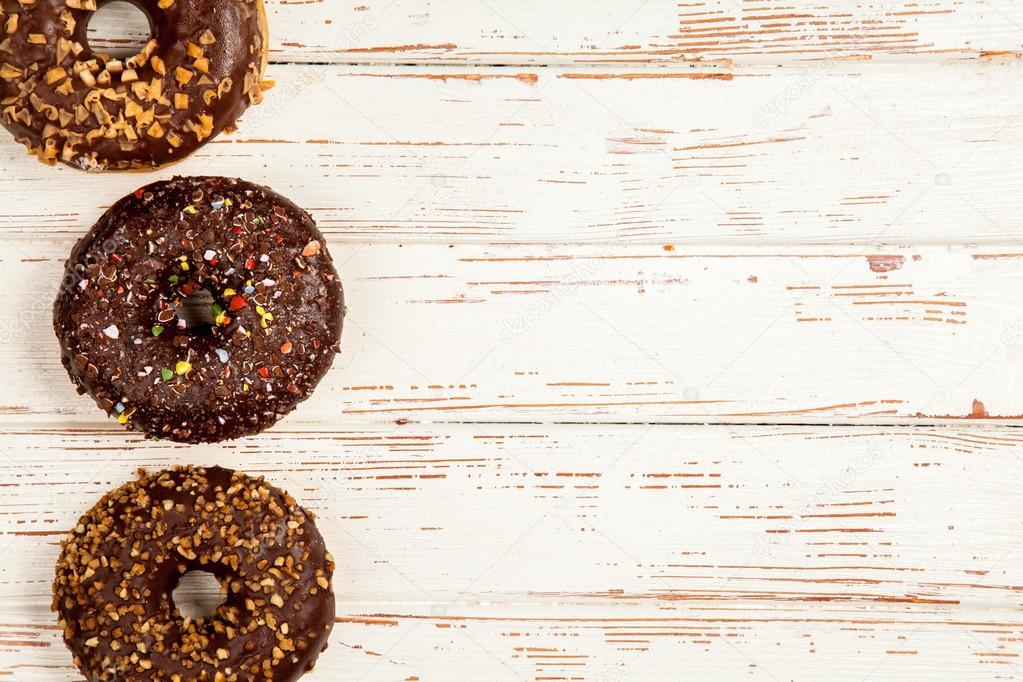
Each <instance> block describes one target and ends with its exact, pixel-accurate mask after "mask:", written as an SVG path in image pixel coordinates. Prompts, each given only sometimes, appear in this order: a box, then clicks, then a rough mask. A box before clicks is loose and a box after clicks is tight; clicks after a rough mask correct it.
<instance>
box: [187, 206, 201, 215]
mask: <svg viewBox="0 0 1023 682" xmlns="http://www.w3.org/2000/svg"><path fill="white" fill-rule="evenodd" d="M185 213H187V214H188V215H195V214H196V213H198V211H196V210H195V206H192V204H189V205H188V206H185Z"/></svg>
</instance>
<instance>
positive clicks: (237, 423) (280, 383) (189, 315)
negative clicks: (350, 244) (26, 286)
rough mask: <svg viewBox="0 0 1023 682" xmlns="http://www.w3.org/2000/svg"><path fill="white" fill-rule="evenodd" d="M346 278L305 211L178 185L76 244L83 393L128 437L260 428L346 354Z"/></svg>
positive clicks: (104, 221) (150, 191)
mask: <svg viewBox="0 0 1023 682" xmlns="http://www.w3.org/2000/svg"><path fill="white" fill-rule="evenodd" d="M343 317H344V295H343V293H342V289H341V280H340V278H339V277H338V275H337V271H336V270H335V269H334V265H333V262H332V261H331V258H330V253H329V252H328V251H327V248H326V246H325V244H324V239H323V235H322V234H320V231H319V230H317V229H316V225H315V224H314V223H313V220H312V218H311V217H310V216H309V214H308V213H306V212H305V211H303V210H302V209H300V208H299V207H298V206H296V205H295V204H294V203H292V202H291V201H289V200H288V199H286V198H284V197H282V196H281V195H279V194H277V193H276V192H273V191H272V190H270V189H268V188H266V187H261V186H259V185H254V184H252V183H248V182H245V181H242V180H234V179H229V178H220V177H191V178H174V179H173V180H169V181H162V182H156V183H153V184H151V185H147V186H146V187H143V188H141V189H139V190H138V191H136V192H134V193H133V194H130V195H128V196H127V197H125V198H123V199H121V200H120V201H118V202H117V203H116V204H114V206H113V207H111V208H110V210H108V211H107V212H106V213H105V214H104V215H103V216H102V217H101V218H100V219H99V221H98V222H97V223H96V225H94V226H93V228H92V230H91V231H90V232H89V233H88V234H87V235H86V236H85V237H83V238H82V239H81V240H80V241H79V242H78V244H76V245H75V247H74V249H73V250H72V252H71V256H70V258H69V259H68V262H67V266H66V268H65V276H64V279H63V281H62V283H61V286H60V290H59V292H58V294H57V299H56V302H55V304H54V316H53V324H54V329H55V331H56V334H57V337H58V339H59V340H60V347H61V355H62V358H61V359H62V361H63V363H64V366H65V368H66V369H67V371H68V374H69V375H70V377H71V380H72V382H73V383H74V384H75V385H76V386H77V388H78V391H79V392H80V393H88V394H89V395H90V396H92V398H93V399H94V400H95V401H96V404H97V405H99V407H100V408H102V409H103V410H105V411H106V412H107V414H108V415H110V416H112V417H114V418H116V419H117V421H118V422H120V423H121V424H124V425H125V426H127V427H128V428H131V429H135V430H138V431H143V432H145V433H146V434H148V435H150V436H153V437H159V438H168V439H170V440H175V441H180V442H187V443H198V442H213V441H219V440H224V439H228V438H238V437H241V436H245V435H249V434H253V433H258V432H259V431H262V430H263V429H265V428H267V427H268V426H270V425H271V424H273V423H275V422H276V421H277V420H279V419H281V418H282V417H283V416H284V415H286V414H287V413H288V412H290V411H291V410H292V409H293V408H294V407H295V406H296V405H297V404H298V403H299V402H301V401H302V400H304V399H305V398H306V397H307V396H309V394H310V393H311V392H312V391H313V389H314V388H315V387H316V385H317V383H319V381H320V379H321V378H322V377H323V375H324V374H325V373H326V371H327V369H328V368H329V367H330V364H331V362H332V360H333V358H334V355H335V354H336V353H337V352H339V351H340V345H339V344H340V338H341V327H342V323H343Z"/></svg>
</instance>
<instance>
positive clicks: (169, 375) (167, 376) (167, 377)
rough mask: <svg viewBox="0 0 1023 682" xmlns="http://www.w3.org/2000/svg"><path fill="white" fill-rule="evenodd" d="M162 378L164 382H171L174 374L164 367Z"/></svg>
mask: <svg viewBox="0 0 1023 682" xmlns="http://www.w3.org/2000/svg"><path fill="white" fill-rule="evenodd" d="M160 376H161V377H163V380H164V381H170V380H171V379H173V378H174V372H172V371H170V370H169V369H167V368H166V367H164V368H162V369H161V370H160Z"/></svg>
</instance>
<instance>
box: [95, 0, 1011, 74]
mask: <svg viewBox="0 0 1023 682" xmlns="http://www.w3.org/2000/svg"><path fill="white" fill-rule="evenodd" d="M267 10H268V17H269V22H270V34H271V38H272V41H271V58H272V59H274V60H276V61H287V62H295V61H299V62H353V63H354V62H358V63H373V62H399V63H446V64H447V63H455V64H457V63H461V64H466V63H468V64H520V65H521V64H540V65H543V64H579V63H598V64H603V63H609V62H618V63H630V64H639V65H646V64H651V63H653V64H666V65H672V64H678V63H679V62H692V61H707V60H725V59H727V60H731V61H734V62H736V63H770V64H776V63H793V62H798V61H802V60H812V59H835V58H839V59H842V58H846V59H847V58H864V59H874V60H896V59H900V58H911V59H913V60H942V59H960V58H973V57H984V56H987V55H989V54H990V53H998V52H1019V51H1021V49H1023V39H1021V34H1020V28H1019V27H1020V25H1023V9H1021V8H1020V6H1019V3H1015V2H1012V1H1011V0H990V1H984V0H964V1H961V2H955V3H952V2H943V1H939V0H930V1H926V2H911V3H910V2H881V1H880V0H877V1H873V2H865V3H864V2H851V1H850V0H844V1H842V2H831V3H820V2H809V1H808V0H797V1H796V2H788V3H785V4H784V5H779V4H778V3H776V2H772V1H771V0H751V1H745V2H742V3H738V2H731V1H730V0H706V1H702V2H701V1H697V2H685V3H677V2H670V1H669V0H650V1H649V2H621V1H620V0H590V1H589V2H586V3H573V2H564V1H562V2H549V1H545V0H486V2H457V1H456V0H447V1H445V2H429V1H427V0H381V1H379V2H369V1H367V2H364V3H361V4H359V3H354V2H353V3H341V2H323V1H322V0H315V1H312V2H309V1H305V0H301V1H296V0H273V1H271V2H268V3H267ZM125 14H127V11H123V12H122V13H111V19H110V23H109V24H99V23H98V24H97V26H95V27H93V28H94V30H93V31H92V32H91V35H92V41H93V44H94V45H96V46H97V47H101V48H108V47H120V46H123V45H124V44H125V43H124V40H125V39H126V38H128V36H130V35H131V34H130V33H125V32H124V31H123V30H121V29H120V28H119V27H118V30H110V29H111V28H112V27H114V26H116V23H117V22H118V21H119V20H121V19H123V17H124V16H125ZM140 28H141V27H140ZM104 38H106V39H104ZM129 39H130V38H129ZM134 39H135V40H141V39H142V35H141V34H139V35H136V36H135V38H134Z"/></svg>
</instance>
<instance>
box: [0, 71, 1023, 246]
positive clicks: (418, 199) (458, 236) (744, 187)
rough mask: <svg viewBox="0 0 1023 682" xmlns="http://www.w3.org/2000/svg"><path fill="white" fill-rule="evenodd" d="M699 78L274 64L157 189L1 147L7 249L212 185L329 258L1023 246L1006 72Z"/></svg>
mask: <svg viewBox="0 0 1023 682" xmlns="http://www.w3.org/2000/svg"><path fill="white" fill-rule="evenodd" d="M921 69H923V70H921ZM707 73H708V74H709V75H710V76H712V77H710V78H699V79H693V78H690V76H693V75H696V74H692V73H685V74H676V75H683V76H685V77H682V78H675V77H656V78H648V77H646V76H648V75H651V74H649V73H635V72H632V71H627V70H611V71H605V70H601V71H596V70H563V69H541V70H532V71H527V70H523V71H518V70H515V71H509V70H507V69H474V70H467V69H425V68H421V67H400V68H369V67H367V68H361V67H316V66H294V65H293V66H277V67H275V68H274V69H273V74H274V75H275V76H276V77H277V81H278V83H277V87H276V88H275V89H273V90H271V91H270V92H269V93H268V98H267V100H266V101H265V102H264V103H263V104H262V105H261V106H260V107H257V108H254V109H252V110H250V111H249V112H248V113H247V114H246V115H245V117H244V119H243V121H242V123H241V124H240V130H239V132H237V133H236V134H234V135H231V136H222V137H221V138H219V139H218V140H216V141H215V142H214V143H213V144H210V145H207V146H206V147H204V148H203V150H202V151H200V152H199V153H198V154H197V155H196V156H195V157H193V158H191V159H189V160H187V161H186V162H184V163H182V164H180V165H178V166H175V167H172V168H170V169H167V170H165V171H162V172H160V173H146V174H137V173H129V174H105V175H90V176H87V184H88V188H89V190H88V191H82V190H81V187H82V183H83V181H86V179H84V178H83V176H82V175H81V174H80V173H79V172H78V171H75V170H73V169H70V168H48V167H46V166H43V165H42V164H39V163H38V162H37V161H36V160H35V159H34V158H31V157H28V156H27V155H25V153H24V151H23V149H22V148H21V147H20V146H19V145H17V144H16V143H14V142H13V141H11V140H10V139H8V138H7V137H4V138H3V139H2V140H0V234H11V233H28V234H32V235H39V234H41V233H51V234H61V235H79V234H80V233H81V232H82V230H83V228H84V227H85V226H88V225H91V224H92V223H93V222H94V221H95V220H96V218H98V217H99V215H100V214H101V213H102V211H103V210H104V209H105V208H106V207H107V206H108V205H109V204H110V203H112V202H113V201H114V200H116V198H118V197H120V196H123V195H124V194H127V193H129V192H131V191H134V189H135V188H136V187H137V186H139V185H140V184H143V183H145V182H148V181H151V180H154V179H156V178H158V177H169V176H170V175H172V174H175V173H183V174H201V173H210V174H225V175H244V176H245V177H247V178H248V179H250V180H254V181H257V182H264V183H267V184H270V185H271V186H272V187H274V188H275V189H277V190H278V191H281V192H283V193H285V194H286V195H288V196H290V197H292V198H293V199H294V200H295V201H297V202H298V203H299V204H300V205H302V206H305V207H307V208H309V209H310V210H312V211H313V212H314V213H315V215H316V218H317V220H318V221H319V224H320V226H321V227H322V228H323V229H324V230H325V231H326V233H327V234H328V236H329V237H331V238H332V239H333V240H335V241H336V240H337V239H345V240H348V241H359V242H365V241H379V240H389V241H411V240H434V241H441V242H448V243H451V242H459V243H461V242H470V241H471V242H495V241H497V242H523V241H528V242H552V241H554V242H565V241H608V240H616V241H622V242H629V243H657V244H662V243H665V242H670V241H680V242H686V243H693V242H700V243H715V244H719V243H725V242H727V243H737V244H752V245H757V246H767V247H769V248H770V247H771V245H774V244H791V243H800V244H807V243H858V244H871V245H875V244H878V243H881V244H903V243H930V244H934V243H939V244H947V243H977V242H981V243H983V242H987V243H996V244H1014V245H1015V247H1016V248H1023V229H1021V224H1020V219H1019V210H1018V209H1019V202H1018V199H1017V197H1018V187H1019V186H1020V184H1021V183H1023V166H1021V164H1020V162H1019V155H1018V153H1017V150H1018V149H1019V148H1020V147H1021V146H1023V118H1021V117H1020V112H1021V111H1023V89H1021V88H1019V87H1018V84H1019V80H1020V75H1021V72H1020V70H1019V68H1018V67H1017V66H1011V67H999V66H994V65H987V66H979V65H972V64H971V65H958V66H948V67H941V68H938V67H919V68H906V67H898V66H886V67H871V68H869V69H864V68H863V67H862V66H861V65H856V64H853V65H833V66H811V67H807V68H806V69H796V70H784V71H778V70H774V69H766V68H751V69H746V70H737V71H715V72H707ZM654 103H656V104H654ZM327 112H331V113H329V114H327ZM325 114H326V115H325Z"/></svg>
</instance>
